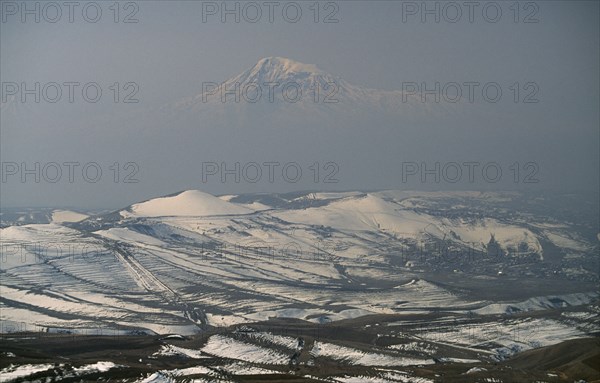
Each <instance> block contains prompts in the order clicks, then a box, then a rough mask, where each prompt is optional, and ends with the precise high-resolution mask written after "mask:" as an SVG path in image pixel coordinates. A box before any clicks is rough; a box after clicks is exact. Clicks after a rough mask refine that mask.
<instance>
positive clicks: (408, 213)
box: [0, 190, 597, 363]
mask: <svg viewBox="0 0 600 383" xmlns="http://www.w3.org/2000/svg"><path fill="white" fill-rule="evenodd" d="M269 198H271V199H269ZM282 198H283V197H280V196H258V197H256V198H254V199H253V198H249V197H244V198H240V196H236V195H228V196H223V197H221V198H219V197H215V196H212V195H210V194H207V193H204V192H201V191H197V190H190V191H185V192H181V193H179V194H176V195H172V196H168V197H161V198H155V199H151V200H148V201H145V202H141V203H137V204H133V205H132V206H130V207H129V208H126V209H123V210H120V211H118V212H115V213H113V214H109V215H101V216H97V217H90V218H88V219H85V220H83V221H81V222H77V223H75V222H70V223H69V222H67V221H68V220H66V219H65V220H63V221H62V222H64V223H58V222H59V221H60V220H55V222H53V223H50V224H29V225H21V226H9V227H5V228H2V229H0V237H1V240H2V254H1V257H0V270H1V272H2V281H1V288H2V300H1V301H0V308H1V312H0V321H2V323H3V328H2V331H3V332H10V331H19V330H20V331H24V330H30V331H40V330H46V329H48V330H51V331H52V330H53V329H59V328H62V329H67V330H68V331H70V332H73V333H91V332H94V333H100V334H102V333H104V334H115V333H127V332H128V331H147V332H149V333H153V332H154V333H161V334H172V333H176V334H182V335H187V334H194V333H197V332H200V331H202V329H203V328H205V327H206V326H209V327H227V326H231V325H238V324H242V323H250V322H256V321H264V320H269V319H271V318H296V319H302V320H306V321H310V322H313V323H327V322H332V321H340V320H346V319H352V318H359V317H363V316H366V315H374V314H410V313H412V314H414V315H427V314H428V313H431V312H434V311H439V310H446V311H451V312H454V313H465V314H466V313H470V314H472V315H481V316H484V315H493V314H502V313H506V312H507V311H511V310H515V309H518V310H520V311H524V312H525V311H531V310H543V309H547V308H550V307H555V303H556V302H563V303H560V305H562V306H564V307H568V306H575V305H584V304H587V303H589V302H590V301H591V300H593V299H594V298H595V297H596V296H597V294H596V293H595V292H591V293H581V294H565V296H564V297H563V296H561V295H556V294H553V295H547V296H539V295H536V296H535V298H531V299H530V300H520V301H519V302H497V301H489V300H485V299H476V298H470V297H469V296H468V295H467V294H464V293H460V291H456V290H454V289H452V288H449V287H448V286H447V285H442V284H439V283H434V282H430V281H427V274H426V272H425V271H426V270H425V269H424V267H425V266H423V264H422V262H421V260H420V258H419V257H420V256H422V254H423V252H424V251H430V250H428V249H431V247H433V248H434V250H431V251H436V250H435V247H436V246H437V247H438V248H440V246H438V245H439V244H440V243H443V244H444V246H445V247H448V248H450V247H454V248H459V249H465V247H466V246H469V247H472V248H473V249H475V250H478V251H484V250H485V247H486V245H487V242H488V241H489V240H490V237H491V235H492V234H494V235H495V238H496V241H497V243H498V246H499V248H500V249H501V250H503V251H506V252H505V254H504V256H506V257H513V258H512V259H513V260H515V261H518V258H525V256H524V255H523V254H526V255H527V256H529V257H530V258H532V259H535V260H536V261H542V260H543V257H544V252H543V249H542V245H541V244H542V242H544V241H546V242H547V241H548V240H549V239H548V238H550V239H552V241H553V242H554V243H555V245H558V244H560V241H558V240H556V238H555V237H552V236H549V235H548V233H547V231H548V230H556V229H555V228H554V229H553V228H552V227H553V226H552V225H551V224H550V223H548V222H547V220H543V219H541V218H539V219H537V221H536V219H534V218H531V217H529V218H528V220H525V219H511V220H508V219H505V218H503V217H504V216H503V215H502V214H504V213H502V212H504V211H506V208H504V207H502V208H496V207H495V206H496V205H494V204H497V203H504V202H505V201H511V198H514V195H513V194H511V193H506V194H502V193H479V192H449V193H415V192H401V191H383V192H373V193H362V192H343V193H340V192H335V193H326V192H322V193H307V194H305V195H299V196H294V197H290V198H289V199H288V200H283V199H282ZM270 201H276V202H277V203H275V202H273V206H269V204H270V203H272V202H270ZM282 201H283V202H282ZM286 204H287V205H286ZM469 204H471V205H473V206H476V207H477V206H479V208H480V209H481V211H482V212H486V211H491V210H494V211H499V212H500V213H497V214H496V215H494V216H493V217H492V216H484V215H482V214H483V213H481V214H480V215H477V216H475V217H473V216H472V214H471V213H470V211H469V212H467V213H468V214H467V213H465V214H466V216H462V215H461V214H459V213H456V212H457V211H459V210H460V209H462V207H461V206H466V205H469ZM436 211H438V212H439V211H441V212H448V211H450V212H451V214H438V213H435V212H436ZM507 214H509V215H510V214H514V213H512V212H509V213H507ZM510 216H512V215H510ZM63 218H64V217H63ZM530 223H531V224H530ZM536 228H537V229H536ZM560 230H561V232H565V231H569V227H568V225H567V224H562V226H560ZM563 235H564V234H563ZM571 237H572V238H577V241H580V242H585V239H583V237H581V236H576V235H575V234H573V235H571ZM565 238H566V237H565ZM427 246H430V248H428V247H427ZM518 246H521V247H522V248H524V249H526V252H525V253H520V254H516V255H511V254H510V253H509V252H508V251H507V250H508V249H509V248H515V247H518ZM565 246H567V247H568V252H569V254H574V252H575V253H576V252H577V251H578V250H577V249H588V248H591V247H593V246H594V244H593V243H585V246H584V245H581V246H579V245H578V246H574V245H573V243H571V242H565ZM415 248H420V249H425V250H420V251H421V254H420V255H419V256H417V258H415V259H409V261H407V260H406V259H405V258H406V256H407V254H409V253H410V251H412V250H411V249H413V250H414V249H415ZM582 251H583V250H582ZM577 254H579V253H577ZM581 254H584V253H581ZM436 262H438V261H437V260H436ZM413 263H414V264H415V265H416V266H413V265H412V264H413ZM432 265H433V266H437V264H430V267H431V266H432ZM463 266H464V265H460V267H463ZM452 267H454V266H452ZM495 272H496V271H495V270H494V271H493V273H494V274H495ZM477 278H479V279H480V280H482V281H485V278H488V279H489V278H491V277H490V276H489V275H488V276H477ZM553 305H554V306H553ZM565 319H567V318H565ZM572 335H575V334H572ZM219 339H220V338H215V342H216V341H217V340H219ZM220 340H221V341H223V342H224V341H225V340H224V339H220ZM240 346H241V345H240ZM165 352H167V351H165ZM168 352H176V351H174V350H169V351H168ZM240 357H241V356H240ZM364 358H367V357H366V356H365V357H364ZM384 359H385V358H384ZM242 360H243V359H242ZM385 363H387V362H385ZM390 363H391V362H390Z"/></svg>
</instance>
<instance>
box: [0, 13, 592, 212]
mask: <svg viewBox="0 0 600 383" xmlns="http://www.w3.org/2000/svg"><path fill="white" fill-rule="evenodd" d="M1 3H2V4H1V5H2V20H1V21H2V22H1V23H0V43H1V46H0V65H1V66H0V77H1V81H2V92H3V93H2V96H3V100H2V101H3V106H2V127H1V141H2V142H1V144H0V148H1V153H0V157H1V160H2V169H3V179H2V183H1V185H0V187H1V192H2V193H1V194H2V197H1V198H2V199H1V205H2V206H3V207H9V206H73V207H79V208H85V207H90V208H92V207H93V208H96V207H107V208H113V207H119V206H125V205H127V204H130V203H132V202H136V201H139V200H143V199H146V198H151V197H153V196H158V195H162V194H168V193H173V192H176V191H179V190H182V189H188V188H195V189H202V190H205V191H208V192H211V193H214V194H228V193H241V192H259V191H262V192H269V191H292V190H302V189H377V188H398V189H403V188H410V189H419V188H423V189H454V188H457V187H458V188H463V189H464V188H467V189H469V188H471V189H486V190H494V189H495V188H496V189H497V188H502V189H510V188H516V189H520V188H523V187H530V186H531V185H525V186H524V185H523V184H522V182H519V183H517V184H514V185H512V184H511V183H508V182H505V183H501V184H490V183H489V182H482V183H477V182H475V183H474V184H471V185H468V184H467V185H464V184H460V185H459V186H457V185H456V184H453V183H450V182H440V183H427V182H425V183H423V182H420V183H419V182H413V183H406V182H403V180H402V177H401V176H400V175H399V174H400V173H394V174H393V175H392V174H390V172H389V169H392V168H394V167H397V168H401V167H402V164H403V163H407V162H411V163H412V162H414V163H418V164H420V163H422V162H428V163H430V164H434V163H435V162H436V161H442V162H441V165H442V166H443V165H444V164H447V163H449V162H452V161H456V162H457V163H463V162H466V161H483V162H484V163H486V162H489V161H492V162H497V163H498V164H500V166H501V167H502V170H503V171H504V177H505V179H506V178H511V177H513V176H514V169H510V166H511V165H512V164H513V162H514V161H513V160H517V161H520V166H524V164H525V163H527V162H533V163H535V164H536V166H537V167H539V169H538V170H537V171H535V173H536V177H537V178H538V179H539V180H540V182H539V183H537V184H536V185H534V186H535V187H536V188H537V189H540V190H545V189H548V190H562V191H569V190H587V191H597V190H598V170H599V145H600V143H599V142H600V137H599V128H598V126H599V111H598V110H599V108H598V105H599V102H600V100H599V81H600V80H599V77H598V76H599V72H600V70H599V69H600V68H599V51H600V48H599V46H600V42H599V35H600V33H599V22H598V18H599V3H598V2H596V1H535V2H520V3H514V2H497V3H496V2H486V1H482V2H476V5H474V6H473V7H474V8H473V9H472V11H473V13H472V17H473V18H472V20H469V18H470V14H469V12H470V9H469V8H468V7H466V6H465V5H464V2H457V3H451V4H452V6H449V5H448V4H450V3H448V2H426V3H425V4H426V7H428V8H427V10H433V11H434V13H435V10H436V7H438V8H437V9H439V14H438V16H439V18H440V19H439V22H436V20H435V17H436V15H435V14H432V13H428V12H427V10H424V9H421V7H422V6H423V5H422V4H424V3H422V2H421V1H419V2H402V1H337V2H320V3H314V2H308V1H301V2H295V3H294V2H286V1H281V2H278V5H276V6H275V5H270V6H273V7H274V13H273V22H272V23H271V22H270V20H269V5H268V4H267V3H266V2H263V1H258V2H256V3H252V5H251V6H249V5H248V4H249V3H248V2H237V7H239V8H238V9H239V13H238V15H237V16H239V18H240V20H239V23H236V22H235V20H234V18H235V17H236V15H235V14H226V15H224V16H225V17H226V19H225V22H222V20H221V17H222V16H223V15H221V11H222V9H221V8H222V7H223V6H226V7H229V9H234V10H235V9H236V2H227V4H226V5H223V4H224V3H222V2H202V1H137V2H120V3H117V4H118V7H117V8H118V9H119V12H118V22H117V23H115V20H114V19H115V17H117V15H116V8H115V6H114V4H115V3H114V2H98V3H91V2H85V1H82V2H78V5H77V6H76V7H75V8H74V9H73V14H72V17H73V20H72V22H70V20H69V16H70V15H69V8H68V7H67V5H64V3H63V2H62V1H59V2H56V3H52V4H51V5H48V4H49V3H47V2H33V1H31V2H26V3H23V2H20V1H19V2H10V1H1ZM23 4H26V6H27V7H29V8H28V10H29V11H31V12H29V13H28V12H26V10H25V11H24V10H23V9H21V7H22V6H23ZM315 4H316V5H317V6H316V7H315ZM515 4H516V6H515ZM255 5H258V7H259V8H260V10H261V12H262V16H261V17H260V18H258V20H257V21H256V22H254V23H253V22H251V20H249V19H253V18H257V13H256V7H255ZM36 7H39V8H36ZM98 8H99V9H100V10H101V11H102V14H101V15H100V16H98V15H97V14H96V11H97V10H98ZM284 8H285V9H286V10H287V16H284V15H283V14H282V11H283V9H284ZM298 8H300V9H301V10H302V15H301V16H299V17H298V21H297V22H295V23H293V22H291V21H293V20H292V19H293V18H295V17H296V13H295V12H296V10H297V9H298ZM316 8H318V9H319V12H318V15H317V14H316V13H315V9H316ZM84 9H85V12H84ZM517 9H518V13H517ZM38 10H39V12H38ZM457 10H459V11H460V12H462V16H461V17H460V18H458V15H457V13H456V12H457ZM498 10H500V11H501V14H497V11H498ZM57 11H58V12H60V13H61V15H60V17H59V16H58V13H57ZM213 11H216V14H213V13H215V12H213ZM424 11H425V12H424ZM86 12H87V13H86ZM36 13H37V15H36ZM234 13H236V12H234ZM36 16H39V18H40V20H39V23H36V22H35V21H36V20H35V17H36ZM127 17H129V19H127ZM423 17H424V18H425V19H424V20H423ZM22 18H25V22H23V19H22ZM94 18H98V21H97V22H95V23H92V22H90V21H93V19H94ZM315 18H316V20H315ZM455 18H456V19H457V20H456V22H451V20H450V19H455ZM54 19H57V21H56V22H55V23H52V22H50V21H52V20H54ZM125 19H127V20H137V22H136V23H125V22H124V21H125ZM494 19H497V20H494ZM325 20H328V21H334V20H337V22H332V23H326V22H324V21H325ZM315 21H317V22H315ZM493 21H495V22H493ZM515 21H516V22H515ZM525 21H529V22H525ZM531 21H537V22H531ZM268 56H282V57H289V58H291V59H294V60H297V61H300V62H304V63H311V64H316V65H317V66H318V67H319V68H321V69H322V70H324V71H327V72H330V73H333V74H334V75H336V76H340V77H341V78H343V79H344V80H346V81H348V82H350V83H352V84H354V85H357V86H361V87H365V88H377V89H385V90H401V89H402V87H403V84H406V83H408V82H416V83H422V82H426V83H428V84H434V83H435V82H440V83H441V84H447V83H450V82H457V83H459V84H462V83H465V82H479V83H481V84H485V83H488V82H494V83H498V84H500V86H501V89H502V91H503V102H499V103H497V104H493V105H490V104H489V103H486V102H485V101H482V100H478V101H476V102H475V103H474V104H468V103H467V105H465V106H464V107H463V108H460V109H459V113H460V115H461V116H460V118H453V122H452V123H449V124H448V127H447V129H446V130H444V133H443V134H435V133H434V132H435V131H440V130H439V129H442V128H443V127H442V126H437V127H436V128H437V129H438V130H435V131H434V130H432V133H431V134H429V135H428V134H427V133H426V132H422V135H421V136H420V138H419V139H418V140H417V139H416V138H415V137H417V136H412V135H411V136H410V137H411V139H413V138H414V139H415V140H416V141H411V144H410V146H409V147H407V148H406V150H407V153H410V156H409V157H403V156H402V154H403V153H402V152H400V151H399V150H397V151H396V150H395V149H394V147H395V145H396V144H397V143H398V145H399V144H400V142H401V141H402V139H403V136H402V135H401V134H398V133H389V134H387V133H385V134H384V133H381V132H377V133H374V134H370V133H369V132H370V131H376V129H377V127H375V126H368V125H365V126H363V128H364V132H363V133H361V132H359V131H358V127H357V126H354V127H352V128H348V131H345V130H344V126H340V127H339V129H338V130H337V131H336V132H335V133H332V132H331V131H329V132H328V133H323V140H332V141H331V144H330V145H320V144H319V143H317V144H315V145H312V144H311V142H313V143H314V141H310V140H307V141H303V140H302V138H301V136H300V138H298V137H299V136H298V135H299V133H298V131H297V130H294V132H287V131H286V130H285V129H282V131H280V132H279V133H274V134H272V135H270V136H269V137H262V138H257V137H256V135H252V129H253V126H249V127H248V131H246V132H244V133H242V134H241V135H240V136H239V137H244V138H243V141H244V142H236V143H235V144H232V143H231V140H229V139H228V134H230V133H231V132H224V131H221V132H207V133H206V134H205V135H199V134H196V133H195V134H194V135H186V134H185V133H183V130H182V129H183V128H182V127H181V126H179V127H177V128H173V127H171V126H169V125H165V126H162V127H161V128H160V130H159V129H158V128H156V127H153V128H147V129H145V127H146V125H148V124H151V122H148V121H147V120H146V119H148V116H149V115H150V113H158V112H157V111H158V110H159V108H160V107H162V106H165V105H168V104H170V103H173V102H176V101H177V100H180V99H182V98H185V97H188V96H193V95H197V94H199V93H201V91H202V83H203V82H221V81H224V80H226V79H228V78H230V77H233V76H235V75H237V74H239V73H241V72H243V71H244V70H246V69H248V68H250V67H252V66H253V65H255V64H256V62H257V61H258V60H259V59H261V58H263V57H268ZM36 82H39V83H40V92H39V93H40V94H41V93H42V88H44V89H45V90H46V91H47V92H49V93H47V94H45V96H47V97H46V98H52V97H54V95H55V93H53V92H54V90H53V88H52V85H48V84H49V83H58V84H64V83H69V82H76V83H79V84H80V85H78V87H77V88H75V93H74V102H73V103H69V102H68V101H65V100H66V99H67V95H66V93H65V92H66V90H67V89H68V88H67V87H66V86H65V85H61V90H62V91H63V94H62V98H61V99H60V100H59V101H58V102H56V103H50V102H47V100H45V99H44V97H43V96H44V94H42V97H41V100H40V103H39V104H38V103H36V102H35V100H34V97H35V95H33V94H28V95H26V97H27V98H26V99H25V102H22V101H23V100H22V98H21V97H22V89H19V91H18V92H17V93H16V95H15V98H14V99H13V98H11V97H9V96H10V95H11V94H12V93H14V92H15V90H14V87H12V85H14V84H18V85H19V87H21V86H22V85H23V84H25V86H26V87H28V88H30V89H35V83H36ZM87 83H97V84H98V85H99V87H100V88H101V89H102V98H101V100H100V102H97V103H90V102H87V101H85V100H84V99H83V98H82V96H81V87H82V86H83V84H87ZM115 83H118V86H117V87H118V88H119V89H120V91H119V102H118V103H115V102H113V101H112V100H113V97H114V96H115V90H114V89H115V88H114V87H111V86H112V85H114V84H115ZM129 83H134V84H129ZM515 83H518V84H519V85H518V86H519V88H520V89H519V102H518V103H515V102H512V101H509V100H512V98H513V96H514V90H512V89H511V86H512V85H513V84H515ZM528 83H529V84H530V85H531V86H530V87H525V85H526V84H528ZM127 84H128V85H127ZM45 85H46V86H45ZM44 86H45V87H44ZM432 86H433V85H432ZM94 89H95V88H92V89H91V91H94ZM530 92H534V95H535V96H534V98H535V99H537V100H539V102H537V103H523V102H522V101H523V98H524V97H526V96H527V95H528V94H530ZM33 93H35V92H33ZM132 93H133V96H132V98H134V99H138V100H139V102H138V103H131V104H129V103H123V102H122V100H123V97H125V96H127V95H131V94H132ZM4 101H7V102H4ZM150 120H154V118H151V119H150ZM136 121H137V122H136ZM170 129H173V130H172V134H173V135H176V136H177V137H171V138H167V139H165V138H164V137H166V135H168V133H169V132H170ZM256 129H257V130H256V132H257V134H259V132H260V134H264V132H263V131H261V130H260V128H258V127H257V128H256ZM296 129H297V128H296ZM319 132H320V131H319V127H318V126H316V127H315V126H312V127H310V128H307V131H306V133H307V134H310V135H312V137H313V138H314V137H317V136H319V134H320V133H319ZM300 133H301V132H300ZM454 133H455V134H454ZM453 134H454V135H453ZM245 135H247V136H245ZM153 137H154V138H153ZM407 137H408V136H407ZM453 137H454V138H455V139H453ZM192 138H193V140H192ZM232 139H233V137H232ZM261 139H262V141H263V142H268V145H267V144H265V145H266V146H264V147H261V145H260V141H261ZM370 139H373V140H374V141H373V142H374V143H373V144H372V145H367V144H365V140H370ZM194 140H197V141H194ZM240 140H241V138H240ZM290 140H291V141H295V142H294V143H290ZM333 140H335V142H334V141H333ZM490 140H491V141H493V142H495V144H493V145H491V144H490ZM257 142H259V144H256V143H257ZM244 143H246V145H245V146H244ZM293 144H296V146H298V145H300V146H302V145H305V146H306V147H305V148H304V149H297V148H295V147H294V145H293ZM252 145H255V146H254V149H253V146H252ZM361 145H365V146H361ZM420 145H422V148H423V150H422V151H420V150H419V149H420ZM486 145H490V148H493V150H492V149H490V150H487V149H485V150H483V149H481V148H485V147H486ZM309 146H311V148H309ZM194 148H196V149H194ZM240 148H243V149H240ZM349 148H352V150H351V149H349ZM354 148H356V150H354ZM361 148H362V149H361ZM480 149H481V150H480ZM446 151H447V152H446ZM486 152H487V153H490V157H489V158H487V159H486V158H485V156H486ZM294 153H299V154H298V155H297V157H294V156H295V155H296V154H294ZM303 153H304V154H303ZM418 153H422V155H419V154H418ZM471 153H472V154H471ZM357 157H360V158H361V162H360V163H359V162H358V160H357ZM312 160H314V161H318V162H319V167H320V168H321V170H322V172H327V171H330V170H331V169H325V168H323V164H324V163H326V162H335V163H336V164H338V166H339V171H338V172H337V178H338V179H339V182H338V183H336V184H324V183H322V182H318V183H314V182H313V183H311V182H300V183H290V182H287V181H285V180H284V181H282V182H275V183H273V184H271V183H270V182H268V181H266V180H265V179H261V180H260V182H257V183H250V182H245V180H244V179H242V180H241V182H239V183H235V182H218V181H216V180H215V179H213V181H214V182H203V180H202V177H201V176H200V174H201V173H199V172H195V171H193V169H198V168H200V167H202V165H201V164H202V163H207V162H216V163H221V162H223V161H225V162H228V163H230V164H234V163H235V162H236V161H239V162H241V163H242V165H243V164H247V163H249V162H252V161H258V162H259V163H262V162H265V161H278V162H280V163H287V162H297V163H299V164H300V166H302V168H303V171H304V172H305V174H310V175H311V177H312V175H313V173H312V170H310V169H309V166H311V164H312ZM353 161H357V162H353ZM36 162H37V163H39V166H40V172H41V171H42V170H41V169H42V168H44V167H45V168H46V170H47V172H48V173H47V174H46V176H48V177H43V175H44V174H42V177H41V179H40V182H39V183H36V182H35V179H34V178H35V176H34V175H26V176H25V180H24V181H25V182H22V180H21V176H22V174H21V173H22V172H23V170H24V169H22V165H23V164H25V166H28V167H29V168H30V169H34V170H33V172H35V171H36V170H35V169H36V168H35V166H36V165H35V164H36ZM54 162H56V163H58V164H60V165H61V171H62V175H61V176H60V177H58V176H57V177H54V170H53V168H52V167H53V166H54V165H52V164H51V163H54ZM65 162H69V163H71V162H78V163H79V164H80V165H79V167H75V170H74V171H75V173H74V176H73V177H74V179H73V182H69V181H70V180H69V179H68V174H67V173H68V168H67V167H66V166H65V165H64V163H65ZM115 162H116V163H118V168H119V169H120V170H119V173H118V174H117V173H116V171H115V168H114V163H115ZM130 162H131V163H134V164H129V163H130ZM89 163H97V164H98V165H99V167H100V168H101V169H102V172H103V173H102V178H101V179H100V180H99V181H98V182H96V183H94V182H90V181H89V180H85V179H83V178H82V176H81V167H83V166H84V165H85V164H89ZM15 164H17V165H18V169H15V166H14V165H15ZM48 164H51V165H48ZM379 164H381V166H379ZM345 165H346V166H345ZM111 167H112V168H111ZM263 170H264V169H263ZM534 170H535V169H533V168H523V169H520V173H519V174H518V178H519V181H522V179H523V177H524V174H527V173H528V172H531V171H534ZM91 171H92V172H93V171H95V168H92V169H91ZM192 172H193V173H192ZM13 173H16V174H13ZM130 173H135V176H134V177H132V179H137V180H138V181H139V182H137V183H124V182H123V178H124V177H125V176H126V175H127V174H130ZM53 177H54V178H58V180H57V182H55V183H53V182H49V181H48V178H53ZM115 177H116V178H115ZM319 177H320V178H322V177H323V174H319ZM91 178H93V177H91ZM115 179H116V180H117V181H116V182H115Z"/></svg>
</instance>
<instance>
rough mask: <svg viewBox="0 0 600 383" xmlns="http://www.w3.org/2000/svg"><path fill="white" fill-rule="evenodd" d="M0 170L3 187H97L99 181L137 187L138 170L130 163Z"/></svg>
mask: <svg viewBox="0 0 600 383" xmlns="http://www.w3.org/2000/svg"><path fill="white" fill-rule="evenodd" d="M0 168H1V171H2V175H1V180H2V183H3V184H10V183H22V184H25V183H36V184H39V183H48V184H56V183H63V184H75V183H87V184H96V183H99V182H101V181H112V182H113V183H123V184H136V183H139V182H140V180H139V178H138V177H139V173H140V166H139V165H138V164H137V162H132V161H129V162H125V163H120V162H113V163H110V164H101V163H100V162H96V161H88V162H80V161H48V162H41V161H34V162H31V161H30V162H27V161H20V162H17V161H2V163H1V166H0Z"/></svg>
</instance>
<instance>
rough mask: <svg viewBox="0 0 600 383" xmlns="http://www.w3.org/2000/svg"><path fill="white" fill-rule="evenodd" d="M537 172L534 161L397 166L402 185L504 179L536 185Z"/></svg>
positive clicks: (412, 163) (488, 181)
mask: <svg viewBox="0 0 600 383" xmlns="http://www.w3.org/2000/svg"><path fill="white" fill-rule="evenodd" d="M539 172H540V166H539V165H538V163H537V162H534V161H529V162H524V163H521V162H513V163H511V164H508V165H503V164H501V163H500V162H496V161H489V162H480V161H462V162H460V161H448V162H440V161H436V162H431V161H429V162H425V161H421V162H415V161H407V162H402V164H401V178H402V183H409V182H420V183H423V184H425V183H433V184H440V183H449V184H455V183H460V182H462V183H464V182H466V183H470V184H473V183H477V182H483V183H490V184H495V183H498V182H500V181H502V180H503V179H506V178H508V179H510V180H511V181H512V182H513V183H515V184H537V183H539V182H540V179H539V178H538V177H539Z"/></svg>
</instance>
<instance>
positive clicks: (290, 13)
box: [202, 1, 340, 24]
mask: <svg viewBox="0 0 600 383" xmlns="http://www.w3.org/2000/svg"><path fill="white" fill-rule="evenodd" d="M304 20H306V21H308V22H311V23H315V24H317V23H322V24H336V23H339V22H340V5H339V3H338V2H337V1H298V2H296V1H202V22H203V23H211V22H217V23H236V24H239V23H242V22H243V23H248V24H256V23H261V22H262V23H270V24H273V23H278V22H279V23H288V24H296V23H299V22H301V21H304Z"/></svg>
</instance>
